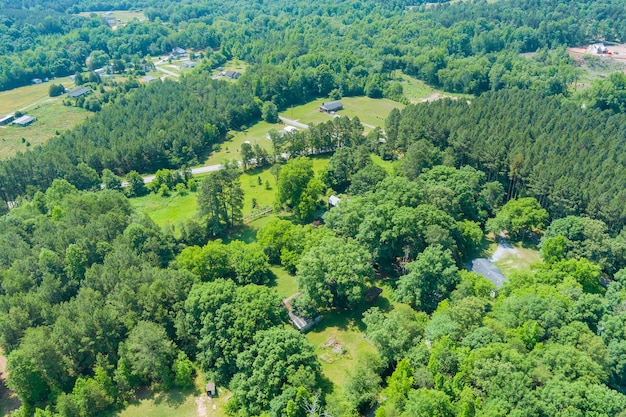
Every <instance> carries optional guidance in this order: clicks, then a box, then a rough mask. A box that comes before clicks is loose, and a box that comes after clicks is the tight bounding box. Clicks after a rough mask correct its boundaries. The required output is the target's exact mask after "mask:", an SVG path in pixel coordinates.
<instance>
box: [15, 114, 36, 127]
mask: <svg viewBox="0 0 626 417" xmlns="http://www.w3.org/2000/svg"><path fill="white" fill-rule="evenodd" d="M35 120H37V118H36V117H33V116H26V115H24V116H22V117H18V118H17V119H15V120H14V121H13V124H14V125H17V126H20V127H26V126H28V125H30V124H32V123H33V122H34V121H35Z"/></svg>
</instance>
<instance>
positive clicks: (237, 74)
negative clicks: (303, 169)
mask: <svg viewBox="0 0 626 417" xmlns="http://www.w3.org/2000/svg"><path fill="white" fill-rule="evenodd" d="M220 75H221V76H222V77H226V78H230V79H231V80H236V79H237V78H239V77H241V73H240V72H237V71H233V70H226V71H222V72H220Z"/></svg>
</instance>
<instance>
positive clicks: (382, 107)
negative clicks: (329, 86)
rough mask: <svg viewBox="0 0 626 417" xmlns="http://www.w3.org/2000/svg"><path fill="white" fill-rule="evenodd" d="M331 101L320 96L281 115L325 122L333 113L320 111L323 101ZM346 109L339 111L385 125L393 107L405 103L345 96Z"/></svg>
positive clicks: (370, 123) (345, 114)
mask: <svg viewBox="0 0 626 417" xmlns="http://www.w3.org/2000/svg"><path fill="white" fill-rule="evenodd" d="M327 101H331V100H330V99H328V98H320V99H317V100H314V101H311V102H309V103H307V104H303V105H300V106H295V107H291V108H289V109H286V110H285V111H283V112H281V113H280V115H281V116H283V117H286V118H288V119H292V120H297V121H299V122H300V123H304V124H311V123H316V124H319V123H323V122H327V121H329V120H332V119H333V115H331V114H327V113H323V112H320V111H318V110H317V109H318V107H320V106H321V105H322V104H323V103H325V102H327ZM341 102H342V103H343V105H344V109H343V110H340V111H338V112H337V114H338V115H340V116H347V117H350V118H353V117H354V116H358V117H359V119H360V120H361V122H363V123H365V124H367V125H371V126H381V127H382V126H384V124H385V119H386V118H387V116H388V115H389V112H390V111H391V109H393V108H402V107H404V105H403V104H401V103H397V102H395V101H392V100H388V99H373V98H369V97H363V96H361V97H344V98H342V99H341Z"/></svg>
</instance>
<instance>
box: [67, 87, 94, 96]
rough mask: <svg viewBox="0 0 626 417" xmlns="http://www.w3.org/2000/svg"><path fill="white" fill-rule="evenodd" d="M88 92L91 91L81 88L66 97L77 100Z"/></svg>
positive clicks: (87, 88)
mask: <svg viewBox="0 0 626 417" xmlns="http://www.w3.org/2000/svg"><path fill="white" fill-rule="evenodd" d="M89 91H91V90H90V89H89V87H81V88H78V89H76V90H74V91H72V92H71V93H69V94H68V96H69V97H71V98H78V97H80V96H82V95H85V94H87V93H88V92H89Z"/></svg>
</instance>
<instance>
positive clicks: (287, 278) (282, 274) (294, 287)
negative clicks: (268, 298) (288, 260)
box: [271, 266, 298, 298]
mask: <svg viewBox="0 0 626 417" xmlns="http://www.w3.org/2000/svg"><path fill="white" fill-rule="evenodd" d="M271 270H272V272H273V273H274V275H276V286H275V287H274V288H276V291H278V293H279V294H280V296H281V297H283V298H287V297H291V296H292V295H294V294H295V293H297V292H298V284H297V283H296V277H294V276H292V275H290V274H289V272H287V271H285V270H284V269H283V268H280V267H277V266H273V267H271Z"/></svg>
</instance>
